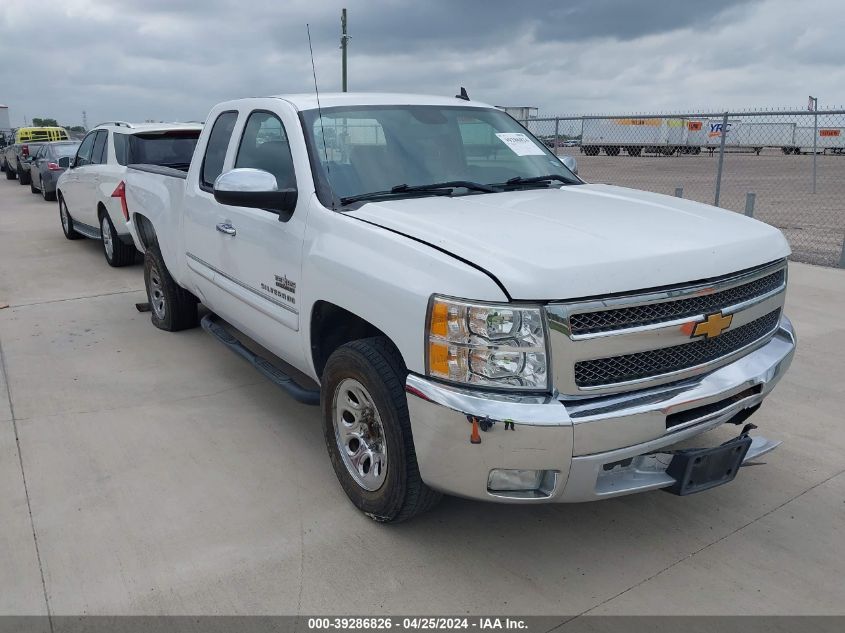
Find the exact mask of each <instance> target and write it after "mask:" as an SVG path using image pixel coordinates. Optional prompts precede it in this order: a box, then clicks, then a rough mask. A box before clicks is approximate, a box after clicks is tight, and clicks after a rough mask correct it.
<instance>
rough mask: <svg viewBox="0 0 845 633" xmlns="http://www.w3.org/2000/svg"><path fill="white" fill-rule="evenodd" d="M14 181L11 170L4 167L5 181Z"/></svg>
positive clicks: (13, 174) (13, 173)
mask: <svg viewBox="0 0 845 633" xmlns="http://www.w3.org/2000/svg"><path fill="white" fill-rule="evenodd" d="M14 179H15V172H14V171H12V168H11V167H9V166H8V165H6V180H14Z"/></svg>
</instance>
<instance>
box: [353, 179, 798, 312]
mask: <svg viewBox="0 0 845 633" xmlns="http://www.w3.org/2000/svg"><path fill="white" fill-rule="evenodd" d="M349 215H351V216H353V217H356V218H359V219H362V220H366V221H368V222H371V223H373V224H376V225H379V226H382V227H384V228H386V229H390V230H392V231H396V232H399V233H403V234H405V235H408V236H409V237H412V238H414V239H418V240H421V241H423V242H427V243H429V244H431V245H433V246H435V247H437V248H439V249H442V250H444V251H447V252H449V253H451V254H453V255H456V256H458V257H460V258H462V259H465V260H468V261H470V262H472V263H473V264H476V265H477V266H480V267H481V268H483V269H484V270H486V271H487V272H489V273H490V274H491V275H493V276H494V277H496V278H497V279H498V280H499V281H500V282H501V284H502V285H503V286H504V287H505V288H506V289H507V291H508V294H509V295H510V296H511V297H512V298H513V299H525V300H541V301H542V300H557V299H574V298H580V297H588V296H595V295H604V294H610V293H616V292H628V291H632V290H640V289H645V288H654V287H657V286H665V285H670V284H677V283H685V282H690V281H698V280H703V279H709V278H712V277H718V276H720V275H726V274H729V273H733V272H736V271H739V270H744V269H747V268H752V267H754V266H758V265H760V264H764V263H767V262H770V261H773V260H776V259H780V258H782V257H786V256H787V255H789V252H790V250H789V245H788V244H787V242H786V240H785V239H784V237H783V235H782V234H781V232H780V231H779V230H777V229H775V228H774V227H771V226H769V225H767V224H764V223H762V222H758V221H756V220H752V219H750V218H747V217H745V216H743V215H741V214H739V213H734V212H732V211H725V210H723V209H719V208H716V207H711V206H709V205H705V204H701V203H698V202H692V201H690V200H684V199H681V198H674V197H670V196H664V195H661V194H656V193H649V192H646V191H638V190H634V189H625V188H623V187H615V186H611V185H573V186H567V187H562V188H560V189H557V188H553V189H535V190H523V191H512V192H506V193H496V194H481V195H468V196H458V197H454V198H445V197H427V198H413V199H404V200H387V201H383V202H370V203H367V204H364V205H362V206H361V207H360V208H358V209H356V210H354V211H351V212H350V213H349ZM467 298H471V297H467Z"/></svg>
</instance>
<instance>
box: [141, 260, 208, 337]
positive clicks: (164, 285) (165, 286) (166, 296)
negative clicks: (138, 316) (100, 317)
mask: <svg viewBox="0 0 845 633" xmlns="http://www.w3.org/2000/svg"><path fill="white" fill-rule="evenodd" d="M144 285H145V286H146V288H147V299H148V300H149V302H150V312H151V316H150V320H151V321H152V323H153V325H155V326H156V327H157V328H159V329H160V330H166V331H168V332H178V331H179V330H187V329H188V328H192V327H196V325H197V323H198V320H197V303H198V302H197V298H196V297H195V296H194V295H192V294H191V293H190V292H188V291H187V290H185V289H184V288H182V287H181V286H180V285H179V284H177V283H176V282H175V281H174V279H173V277H171V276H170V272H169V271H168V270H167V267H166V266H165V265H164V259H163V258H162V256H161V253H160V252H159V250H158V246H157V245H155V244H154V245H152V246H151V247H150V248H148V249H147V252H146V253H145V254H144Z"/></svg>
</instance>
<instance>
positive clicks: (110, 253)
mask: <svg viewBox="0 0 845 633" xmlns="http://www.w3.org/2000/svg"><path fill="white" fill-rule="evenodd" d="M101 228H102V234H103V248H105V249H106V256H107V257H108V258H109V260H111V258H112V257H114V244H113V243H112V237H111V227H110V226H109V220H108V218H107V217H106V216H103V219H102V223H101Z"/></svg>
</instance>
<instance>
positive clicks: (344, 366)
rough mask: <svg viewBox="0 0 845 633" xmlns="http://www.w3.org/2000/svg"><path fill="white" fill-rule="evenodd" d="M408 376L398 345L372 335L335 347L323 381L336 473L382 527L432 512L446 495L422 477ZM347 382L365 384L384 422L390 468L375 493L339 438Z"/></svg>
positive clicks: (328, 437)
mask: <svg viewBox="0 0 845 633" xmlns="http://www.w3.org/2000/svg"><path fill="white" fill-rule="evenodd" d="M407 374H408V371H407V369H406V368H405V364H404V362H403V361H402V357H401V356H400V354H399V352H398V350H397V349H396V348H395V347H394V346H393V344H392V343H391V342H390V341H389V340H388V339H386V338H384V337H373V338H367V339H360V340H357V341H352V342H351V343H347V344H345V345H342V346H341V347H339V348H338V349H336V350H335V351H334V353H332V355H331V356H330V357H329V360H328V362H327V363H326V367H325V369H324V371H323V376H322V379H321V402H320V406H321V408H322V410H323V433H324V436H325V440H326V448H327V449H328V452H329V458H330V459H331V462H332V466H333V467H334V471H335V475H337V478H338V481H339V482H340V485H341V487H342V488H343V490H344V492H345V493H346V496H347V497H349V500H350V501H351V502H352V503H353V504H354V505H355V507H357V508H358V509H359V510H361V511H362V512H364V513H365V514H366V515H367V516H369V517H370V518H372V519H374V520H375V521H379V522H382V523H398V522H400V521H405V520H407V519H410V518H411V517H414V516H416V515H418V514H420V513H422V512H425V511H427V510H429V509H430V508H431V507H433V506H434V504H436V503H437V501H438V500H439V499H440V497H441V495H440V493H439V492H435V491H434V490H432V489H431V488H429V487H428V486H427V485H426V484H425V483H424V482H423V480H422V478H421V477H420V471H419V467H418V465H417V457H416V451H415V450H414V438H413V436H412V434H411V422H410V417H409V415H408V400H407V397H406V395H405V378H406V376H407ZM346 379H352V380H355V381H358V383H360V384H361V385H363V386H364V388H365V389H366V390H367V392H369V395H370V396H371V398H372V403H373V405H374V407H375V409H376V411H377V412H378V416H379V418H380V419H381V422H382V424H381V431H382V432H383V438H382V441H384V442H385V443H386V446H387V455H388V462H387V464H388V465H387V470H386V474H385V475H384V481H383V483H382V484H381V486H380V487H379V488H378V489H376V490H367V489H366V488H365V487H363V486H362V485H360V484H359V483H358V482H357V481H356V480H355V479H354V478H353V477H352V475H351V474H350V472H349V470H348V469H347V466H346V464H345V462H344V459H343V456H342V455H341V453H340V451H341V448H340V447H339V445H338V440H337V439H336V436H335V427H334V422H333V418H334V413H335V412H334V400H335V393H336V391H337V390H338V388H339V387H340V386H341V384H342V383H343V382H344V381H345V380H346Z"/></svg>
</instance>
